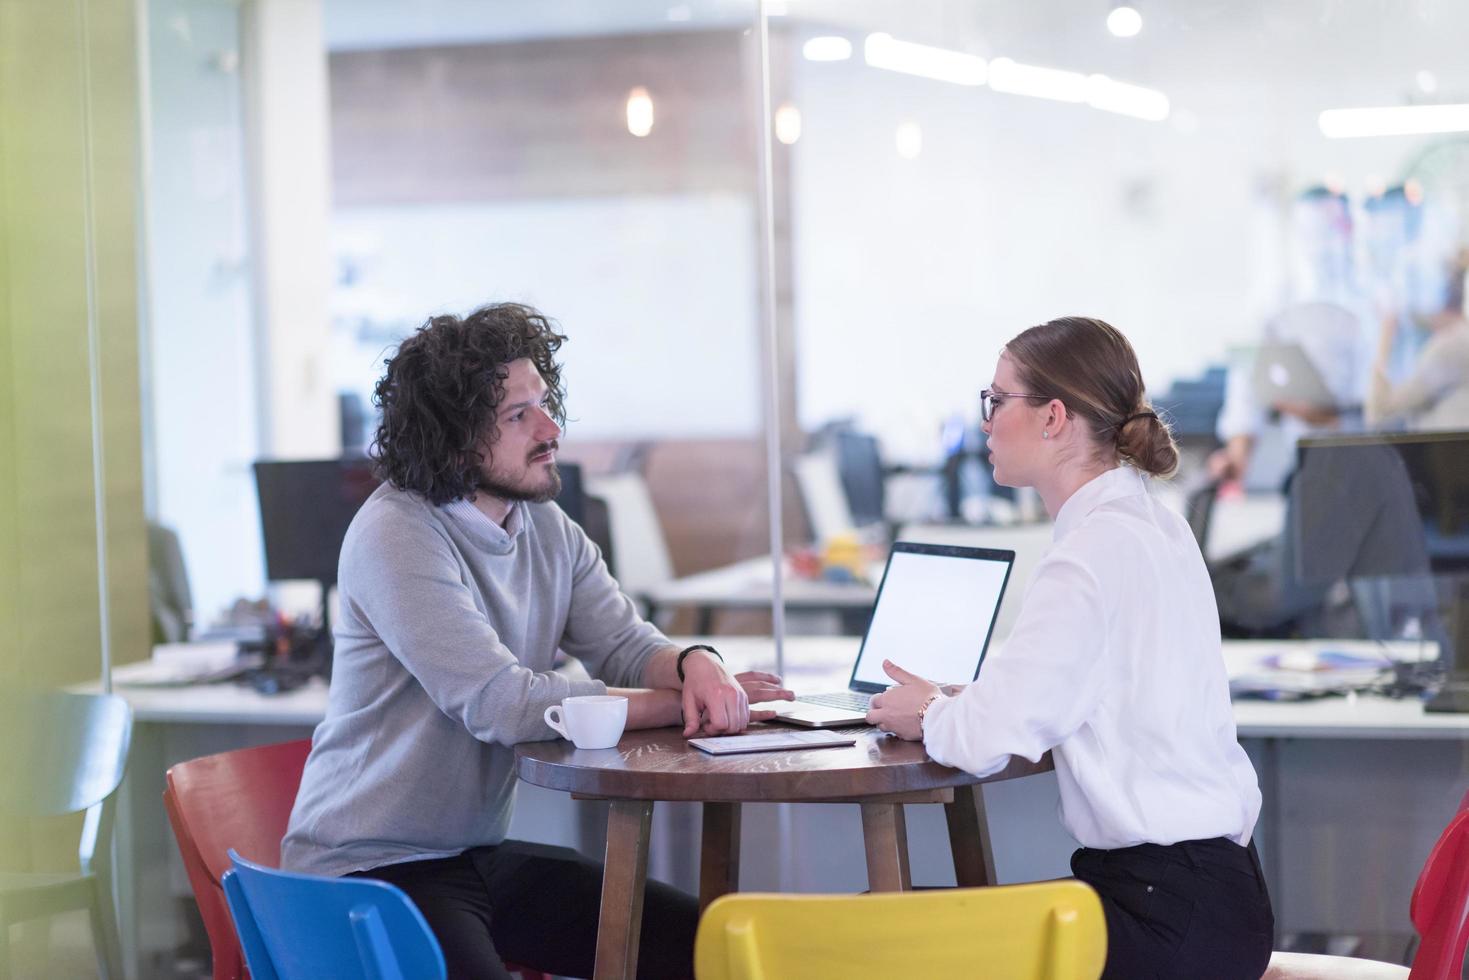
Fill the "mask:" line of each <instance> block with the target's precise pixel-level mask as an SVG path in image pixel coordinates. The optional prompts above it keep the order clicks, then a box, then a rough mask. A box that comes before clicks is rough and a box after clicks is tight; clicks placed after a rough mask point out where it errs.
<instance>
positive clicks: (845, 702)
mask: <svg viewBox="0 0 1469 980" xmlns="http://www.w3.org/2000/svg"><path fill="white" fill-rule="evenodd" d="M796 700H797V701H804V702H805V703H807V704H819V705H822V706H824V707H827V708H847V709H849V710H851V711H861V712H863V713H866V711H867V708H868V704H867V702H869V701H871V700H872V695H870V694H863V693H862V692H860V691H836V692H834V693H832V694H802V695H801V696H799V697H797V698H796Z"/></svg>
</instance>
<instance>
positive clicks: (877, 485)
mask: <svg viewBox="0 0 1469 980" xmlns="http://www.w3.org/2000/svg"><path fill="white" fill-rule="evenodd" d="M836 451H837V472H838V473H839V474H840V476H841V480H842V490H843V492H844V493H846V495H847V509H848V510H850V511H851V512H852V520H853V522H854V523H855V524H856V525H857V526H858V527H865V526H867V525H869V524H881V523H882V522H883V520H884V518H885V516H886V508H885V502H886V496H885V493H884V487H883V471H882V454H881V452H880V451H879V448H878V444H877V439H876V438H875V437H873V436H870V435H867V434H866V433H864V432H851V431H839V432H837V434H836Z"/></svg>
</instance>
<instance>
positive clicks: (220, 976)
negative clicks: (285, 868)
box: [163, 738, 311, 980]
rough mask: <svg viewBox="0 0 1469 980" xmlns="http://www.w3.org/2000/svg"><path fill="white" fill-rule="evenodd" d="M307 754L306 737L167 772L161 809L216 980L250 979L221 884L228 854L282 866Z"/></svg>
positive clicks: (225, 754)
mask: <svg viewBox="0 0 1469 980" xmlns="http://www.w3.org/2000/svg"><path fill="white" fill-rule="evenodd" d="M310 751H311V740H310V739H304V738H303V739H300V740H299V741H295V742H284V743H282V744H280V745H265V746H261V747H260V748H254V749H239V750H238V751H235V752H223V753H220V754H219V755H209V756H205V757H204V758H202V759H192V760H190V761H188V762H181V763H179V764H178V765H176V766H174V767H173V768H172V769H170V770H168V775H167V782H168V788H167V789H165V790H164V791H163V805H164V808H165V809H167V810H168V822H169V823H170V824H172V825H173V833H174V836H175V837H176V838H178V844H179V852H180V853H181V854H182V855H183V858H184V868H185V870H187V871H188V873H189V884H190V885H191V886H192V887H193V889H194V900H195V901H196V902H198V903H199V914H200V915H201V916H202V917H203V919H204V928H205V930H206V931H208V933H209V948H210V951H211V953H212V954H213V958H214V980H241V978H243V977H245V976H247V973H246V971H245V959H244V956H243V955H242V954H241V952H240V941H239V938H238V937H237V936H236V935H235V926H234V922H233V920H231V919H230V911H229V906H228V904H226V902H225V898H224V889H223V888H222V887H221V886H220V883H219V879H220V877H221V876H222V875H223V874H224V873H225V872H226V871H228V870H229V869H230V866H231V865H230V859H229V849H230V848H231V847H233V848H234V849H235V850H237V851H239V852H240V853H241V854H243V855H244V856H245V857H247V858H249V859H250V860H252V861H256V862H258V863H260V864H266V865H269V866H271V867H278V866H279V865H280V851H281V838H282V837H284V836H285V834H286V824H287V822H288V821H289V820H290V818H291V807H292V806H294V805H295V802H296V790H297V789H299V788H300V786H301V770H302V769H304V768H305V766H306V756H307V754H308V753H309V752H310Z"/></svg>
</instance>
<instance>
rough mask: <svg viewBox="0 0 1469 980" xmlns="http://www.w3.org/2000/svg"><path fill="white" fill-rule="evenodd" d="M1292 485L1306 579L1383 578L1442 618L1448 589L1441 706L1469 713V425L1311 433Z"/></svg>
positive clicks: (1298, 552)
mask: <svg viewBox="0 0 1469 980" xmlns="http://www.w3.org/2000/svg"><path fill="white" fill-rule="evenodd" d="M1298 454H1299V455H1298V462H1297V468H1296V474H1295V476H1294V478H1293V480H1292V485H1291V501H1290V507H1289V514H1288V523H1289V525H1290V528H1289V532H1288V533H1289V534H1290V535H1291V540H1290V542H1289V544H1290V546H1291V547H1292V548H1293V549H1294V551H1295V567H1296V572H1297V574H1298V575H1299V576H1300V578H1301V579H1302V580H1303V581H1331V580H1335V579H1340V578H1346V579H1361V578H1381V579H1386V580H1389V581H1390V582H1396V583H1398V584H1399V587H1398V588H1397V590H1396V592H1397V595H1396V598H1395V599H1394V600H1393V601H1395V602H1398V603H1400V604H1401V603H1404V602H1406V603H1408V604H1410V605H1411V604H1413V603H1417V604H1418V606H1419V611H1421V612H1422V613H1423V614H1424V615H1425V616H1427V617H1430V618H1432V617H1436V616H1437V612H1438V607H1439V605H1440V604H1439V602H1438V593H1439V591H1440V588H1442V590H1443V591H1444V592H1446V593H1447V595H1448V603H1447V604H1448V606H1449V607H1450V608H1451V615H1450V616H1449V617H1448V620H1449V624H1450V628H1449V629H1447V630H1440V631H1439V632H1440V633H1441V634H1442V637H1443V639H1445V640H1446V641H1447V643H1446V649H1445V650H1444V651H1443V663H1444V664H1445V665H1447V666H1448V667H1449V669H1450V676H1449V678H1448V680H1447V681H1446V682H1445V684H1444V687H1443V689H1442V691H1441V693H1440V695H1439V696H1438V697H1437V698H1436V699H1435V700H1434V701H1433V702H1430V708H1432V709H1435V710H1453V711H1463V710H1469V432H1412V433H1374V434H1363V435H1346V436H1325V437H1318V438H1310V439H1302V440H1301V441H1300V444H1299V448H1298Z"/></svg>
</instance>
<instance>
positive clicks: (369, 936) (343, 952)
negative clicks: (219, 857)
mask: <svg viewBox="0 0 1469 980" xmlns="http://www.w3.org/2000/svg"><path fill="white" fill-rule="evenodd" d="M229 856H230V858H231V860H232V861H233V863H234V866H233V868H231V870H229V871H228V872H226V873H225V876H224V893H225V897H226V898H227V899H228V901H229V908H230V912H231V913H232V914H233V915H234V921H235V926H236V928H237V929H238V932H239V937H240V945H241V946H242V947H243V948H244V950H245V959H246V962H247V963H248V964H249V966H250V975H251V976H252V977H254V978H255V980H298V978H299V980H317V978H320V977H357V976H360V977H367V978H369V980H434V978H440V980H442V978H443V977H444V976H445V974H446V970H445V966H444V954H443V951H442V950H441V949H440V948H439V943H438V940H436V939H435V938H434V935H433V933H432V932H430V931H429V927H428V922H427V921H426V920H425V919H424V917H423V913H422V912H420V911H418V907H417V906H415V905H414V904H413V902H411V901H410V900H409V898H408V896H407V895H405V894H403V892H402V891H401V890H400V889H398V888H396V887H395V886H393V885H390V884H388V883H387V882H384V881H375V880H372V879H369V878H329V877H322V876H318V875H303V874H296V873H294V872H291V871H277V870H275V869H273V868H267V867H264V866H262V865H259V864H256V863H254V862H252V861H248V860H246V859H245V858H242V857H240V856H239V855H238V854H237V853H235V852H234V851H233V850H231V851H230V852H229Z"/></svg>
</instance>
